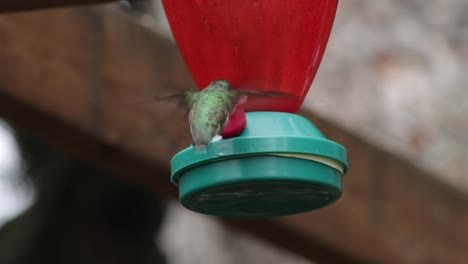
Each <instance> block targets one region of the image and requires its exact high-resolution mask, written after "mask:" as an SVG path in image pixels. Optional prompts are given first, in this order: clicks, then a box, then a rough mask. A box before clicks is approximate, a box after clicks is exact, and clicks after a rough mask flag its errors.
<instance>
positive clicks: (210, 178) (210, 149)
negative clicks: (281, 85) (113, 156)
mask: <svg viewBox="0 0 468 264" xmlns="http://www.w3.org/2000/svg"><path fill="white" fill-rule="evenodd" d="M246 115H247V127H246V128H245V130H244V132H243V133H242V134H241V135H240V136H238V137H235V138H229V139H223V140H220V141H217V142H211V143H210V144H209V145H208V146H207V148H206V151H205V152H203V153H199V152H195V150H194V149H193V147H189V148H187V149H185V150H183V151H181V152H179V153H178V154H177V155H175V156H174V157H173V159H172V166H171V170H172V173H171V181H172V182H173V183H174V184H175V185H178V186H179V198H180V201H181V203H182V205H184V206H185V207H186V208H188V209H190V210H193V211H196V212H199V213H203V214H209V215H216V216H224V217H236V218H258V217H273V216H283V215H289V214H296V213H302V212H306V211H310V210H314V209H318V208H321V207H324V206H326V205H329V204H331V203H333V202H334V201H336V200H337V199H338V198H339V197H340V196H341V178H342V176H343V175H344V174H345V173H346V172H347V170H348V164H347V155H346V150H345V149H344V148H343V147H342V146H341V145H339V144H337V143H335V142H333V141H330V140H328V139H326V138H325V137H324V136H323V135H322V133H321V132H320V131H319V130H318V129H317V128H316V127H315V126H314V125H313V124H312V123H311V122H310V121H308V120H307V119H305V118H304V117H302V116H300V115H296V114H290V113H282V112H250V113H247V114H246Z"/></svg>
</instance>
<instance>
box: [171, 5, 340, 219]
mask: <svg viewBox="0 0 468 264" xmlns="http://www.w3.org/2000/svg"><path fill="white" fill-rule="evenodd" d="M163 5H164V9H165V11H166V15H167V18H168V20H169V24H170V26H171V30H172V32H173V35H174V38H175V40H176V43H177V45H178V47H179V49H180V51H181V53H182V55H183V57H184V59H185V62H186V64H187V66H188V68H189V70H190V72H191V74H192V76H193V78H194V80H195V82H196V84H197V86H198V87H199V88H201V89H203V88H204V87H206V86H207V85H208V84H210V82H211V81H213V80H216V79H225V80H228V81H229V82H230V83H231V84H232V86H233V87H234V88H235V89H244V90H250V91H258V92H279V93H282V94H287V95H288V96H287V97H267V96H266V97H258V98H257V97H255V98H249V99H248V100H247V102H246V103H245V105H244V106H243V108H240V109H238V110H237V111H236V113H234V114H233V115H231V116H230V119H229V123H228V125H227V127H226V129H225V130H224V132H223V135H224V136H229V138H225V139H223V140H220V141H217V142H211V143H210V144H209V145H208V146H207V149H206V151H205V152H203V153H199V152H196V151H194V149H193V147H189V148H187V149H185V150H183V151H181V152H179V153H178V154H177V155H175V156H174V157H173V159H172V168H171V170H172V174H171V180H172V182H173V183H174V184H176V185H177V186H179V198H180V201H181V203H182V204H183V205H184V206H185V207H186V208H188V209H190V210H193V211H196V212H200V213H204V214H210V215H217V216H225V217H239V218H254V217H272V216H282V215H289V214H295V213H301V212H306V211H310V210H314V209H318V208H321V207H324V206H326V205H329V204H331V203H333V202H334V201H336V200H337V199H338V198H339V197H340V196H341V178H342V176H343V175H344V174H345V173H346V171H347V168H348V165H347V156H346V150H345V149H344V148H343V147H342V146H341V145H339V144H337V143H335V142H333V141H330V140H327V139H326V138H325V137H324V136H323V135H322V133H320V131H319V130H318V129H317V128H316V127H315V126H314V125H313V124H312V123H311V122H310V121H308V120H307V119H305V118H303V117H302V116H300V115H297V114H296V113H297V111H298V110H299V108H300V106H301V104H302V102H303V100H304V98H305V96H306V94H307V92H308V90H309V87H310V85H311V84H312V81H313V79H314V77H315V74H316V72H317V69H318V67H319V64H320V61H321V59H322V55H323V53H324V50H325V47H326V44H327V41H328V37H329V34H330V30H331V27H332V24H333V20H334V16H335V12H336V7H337V0H277V1H271V0H270V1H267V0H236V1H228V0H163ZM244 111H245V112H246V114H244ZM239 124H241V126H239ZM245 124H246V125H245ZM243 125H245V128H244V126H243ZM239 128H241V129H239ZM239 133H240V134H239ZM237 134H239V135H237ZM233 135H237V136H234V137H231V136H233Z"/></svg>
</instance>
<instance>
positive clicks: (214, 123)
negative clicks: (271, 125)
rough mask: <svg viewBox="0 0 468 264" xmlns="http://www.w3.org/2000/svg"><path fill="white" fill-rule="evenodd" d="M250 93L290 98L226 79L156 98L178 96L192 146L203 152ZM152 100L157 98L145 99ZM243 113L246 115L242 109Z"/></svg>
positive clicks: (165, 99) (218, 135) (251, 94)
mask: <svg viewBox="0 0 468 264" xmlns="http://www.w3.org/2000/svg"><path fill="white" fill-rule="evenodd" d="M249 96H269V97H280V98H284V97H287V98H291V96H290V95H285V94H282V93H278V92H258V91H244V90H236V89H234V88H233V87H232V85H231V84H230V83H229V82H228V81H227V80H223V79H218V80H214V81H212V82H211V83H210V84H209V85H208V86H206V87H205V88H204V89H203V90H201V91H198V90H188V91H185V92H182V93H176V94H172V95H168V96H162V97H159V98H156V100H164V101H172V100H176V101H178V102H179V104H180V105H182V106H183V108H184V109H185V110H186V112H188V120H189V126H190V132H191V135H192V142H193V147H194V149H195V151H197V152H203V151H205V150H206V146H207V145H208V144H209V143H210V142H212V141H215V140H216V139H217V138H222V137H221V136H220V134H221V133H222V132H223V130H224V128H225V127H226V125H227V123H228V121H229V117H230V115H231V114H232V113H233V112H235V111H236V108H237V107H239V106H240V105H242V104H244V103H245V102H246V101H247V99H248V97H249ZM152 100H154V99H151V100H146V101H147V102H148V101H152ZM239 112H240V111H239ZM242 114H243V115H244V113H243V111H242ZM244 126H245V123H244ZM242 129H243V128H242Z"/></svg>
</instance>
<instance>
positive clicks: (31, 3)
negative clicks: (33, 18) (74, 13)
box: [0, 0, 145, 13]
mask: <svg viewBox="0 0 468 264" xmlns="http://www.w3.org/2000/svg"><path fill="white" fill-rule="evenodd" d="M133 1H145V0H132V2H133ZM109 2H117V0H2V1H0V13H10V12H18V11H26V10H36V9H48V8H55V7H65V6H83V5H91V4H104V3H109Z"/></svg>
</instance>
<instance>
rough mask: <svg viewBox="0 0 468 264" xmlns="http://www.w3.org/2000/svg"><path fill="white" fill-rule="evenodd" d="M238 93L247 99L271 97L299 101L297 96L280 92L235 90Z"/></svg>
mask: <svg viewBox="0 0 468 264" xmlns="http://www.w3.org/2000/svg"><path fill="white" fill-rule="evenodd" d="M237 91H238V92H239V93H241V94H244V95H247V96H248V97H271V98H284V99H292V100H299V97H298V96H294V95H290V94H286V93H281V92H261V91H251V90H237Z"/></svg>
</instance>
